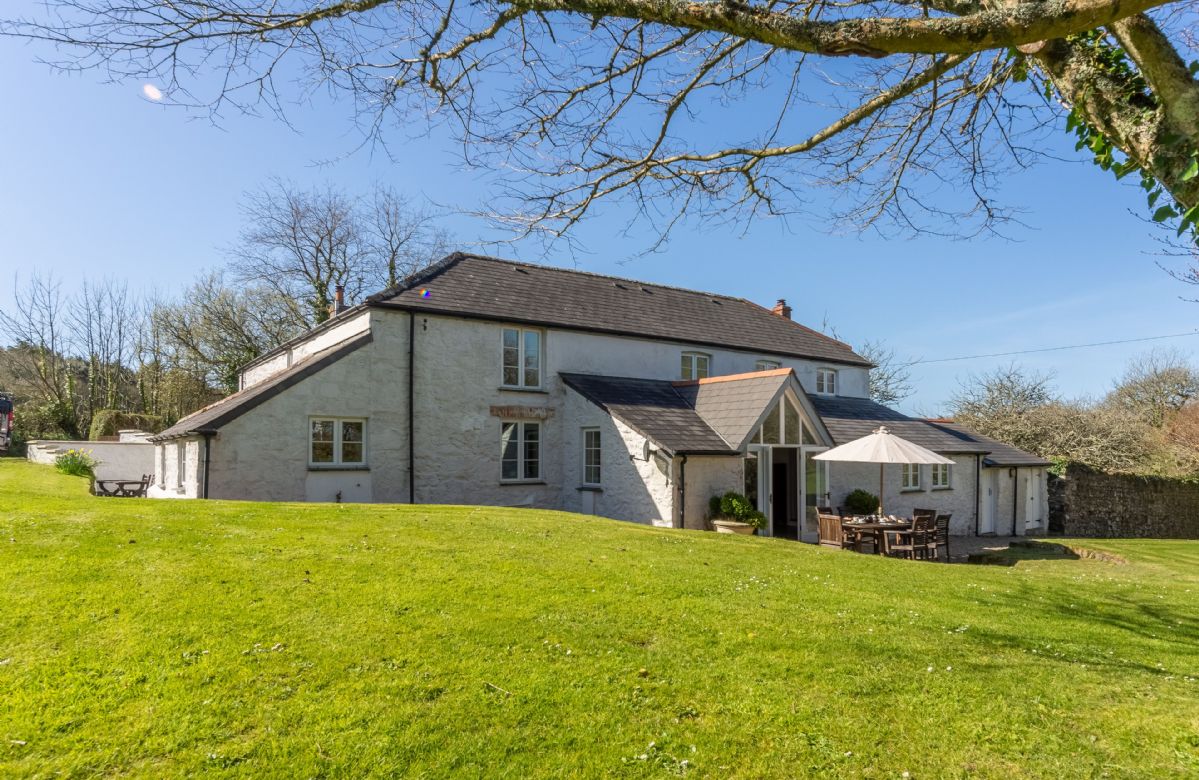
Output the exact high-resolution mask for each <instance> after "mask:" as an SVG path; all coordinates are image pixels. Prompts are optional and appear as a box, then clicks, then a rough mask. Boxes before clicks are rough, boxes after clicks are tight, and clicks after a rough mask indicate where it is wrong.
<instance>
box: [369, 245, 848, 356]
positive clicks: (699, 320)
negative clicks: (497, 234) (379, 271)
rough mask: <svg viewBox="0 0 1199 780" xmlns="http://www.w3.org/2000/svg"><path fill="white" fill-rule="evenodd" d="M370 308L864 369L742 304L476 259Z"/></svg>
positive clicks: (834, 348) (429, 272) (840, 348)
mask: <svg viewBox="0 0 1199 780" xmlns="http://www.w3.org/2000/svg"><path fill="white" fill-rule="evenodd" d="M422 291H424V292H427V297H426V296H425V295H424V294H423V293H422ZM366 304H367V305H369V306H383V307H398V308H403V309H408V310H415V311H428V312H434V313H441V314H451V315H458V316H463V317H473V318H483V319H490V320H500V321H507V322H523V323H529V324H534V325H543V326H554V327H562V328H570V329H575V330H582V331H590V332H597V333H611V334H618V335H623V336H639V337H643V338H652V339H667V340H670V341H674V342H682V343H691V344H697V345H707V346H714V347H725V348H730V349H741V350H747V351H754V352H764V353H767V354H772V355H786V356H791V357H800V358H809V359H816V360H825V361H829V362H833V363H841V364H846V365H855V366H868V365H870V361H868V360H866V359H865V358H863V357H861V356H860V355H857V354H855V353H854V351H853V349H851V348H850V347H849V345H848V344H845V343H843V342H840V341H837V340H836V339H833V338H830V337H828V336H825V335H824V334H823V333H819V332H817V331H815V330H812V329H811V328H807V327H804V326H803V325H800V324H799V323H797V322H793V321H792V320H790V319H788V318H786V317H781V316H779V315H777V314H774V313H772V312H771V311H770V310H768V309H766V308H763V307H762V306H759V305H758V304H756V303H752V302H751V301H747V300H745V299H744V298H735V297H732V296H728V295H715V294H713V293H706V292H699V291H696V290H685V289H681V288H678V287H666V286H663V285H657V284H650V283H648V282H637V281H632V280H628V279H620V278H617V277H612V276H601V275H598V274H592V273H585V272H582V271H573V270H567V269H563V268H552V267H550V266H543V265H530V264H526V263H518V262H513V261H511V260H500V259H497V258H494V257H483V256H480V255H468V254H462V253H456V254H453V255H450V256H449V257H447V258H445V259H444V260H442V261H441V262H439V263H436V264H434V265H432V266H430V267H429V268H427V269H424V270H423V271H420V272H418V273H417V274H415V275H414V276H412V277H410V278H409V279H406V280H405V281H404V282H403V283H402V284H401V285H399V286H397V287H394V288H392V289H390V290H385V291H383V292H381V293H378V294H377V295H372V296H371V297H370V298H368V299H367V300H366Z"/></svg>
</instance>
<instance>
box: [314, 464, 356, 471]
mask: <svg viewBox="0 0 1199 780" xmlns="http://www.w3.org/2000/svg"><path fill="white" fill-rule="evenodd" d="M308 470H309V471H370V470H371V467H370V466H367V465H366V464H362V465H358V466H348V465H341V464H334V463H329V464H324V463H309V464H308Z"/></svg>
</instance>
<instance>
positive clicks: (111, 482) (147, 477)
mask: <svg viewBox="0 0 1199 780" xmlns="http://www.w3.org/2000/svg"><path fill="white" fill-rule="evenodd" d="M153 482H154V475H153V474H142V478H141V479H98V480H96V495H97V496H111V497H113V498H145V496H146V492H147V491H148V490H149V489H150V485H151V483H153Z"/></svg>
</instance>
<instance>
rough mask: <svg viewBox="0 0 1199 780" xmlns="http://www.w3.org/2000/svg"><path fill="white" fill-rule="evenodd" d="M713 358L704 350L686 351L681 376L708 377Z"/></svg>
mask: <svg viewBox="0 0 1199 780" xmlns="http://www.w3.org/2000/svg"><path fill="white" fill-rule="evenodd" d="M711 360H712V356H711V355H707V354H705V353H703V352H684V353H683V364H682V370H681V371H680V373H679V376H680V377H681V378H683V379H707V378H708V366H709V363H710V362H711Z"/></svg>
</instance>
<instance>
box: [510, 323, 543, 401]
mask: <svg viewBox="0 0 1199 780" xmlns="http://www.w3.org/2000/svg"><path fill="white" fill-rule="evenodd" d="M541 341H542V339H541V331H540V330H537V329H536V328H504V334H503V359H502V367H501V372H502V376H501V379H500V381H501V383H502V384H503V385H504V387H541Z"/></svg>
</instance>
